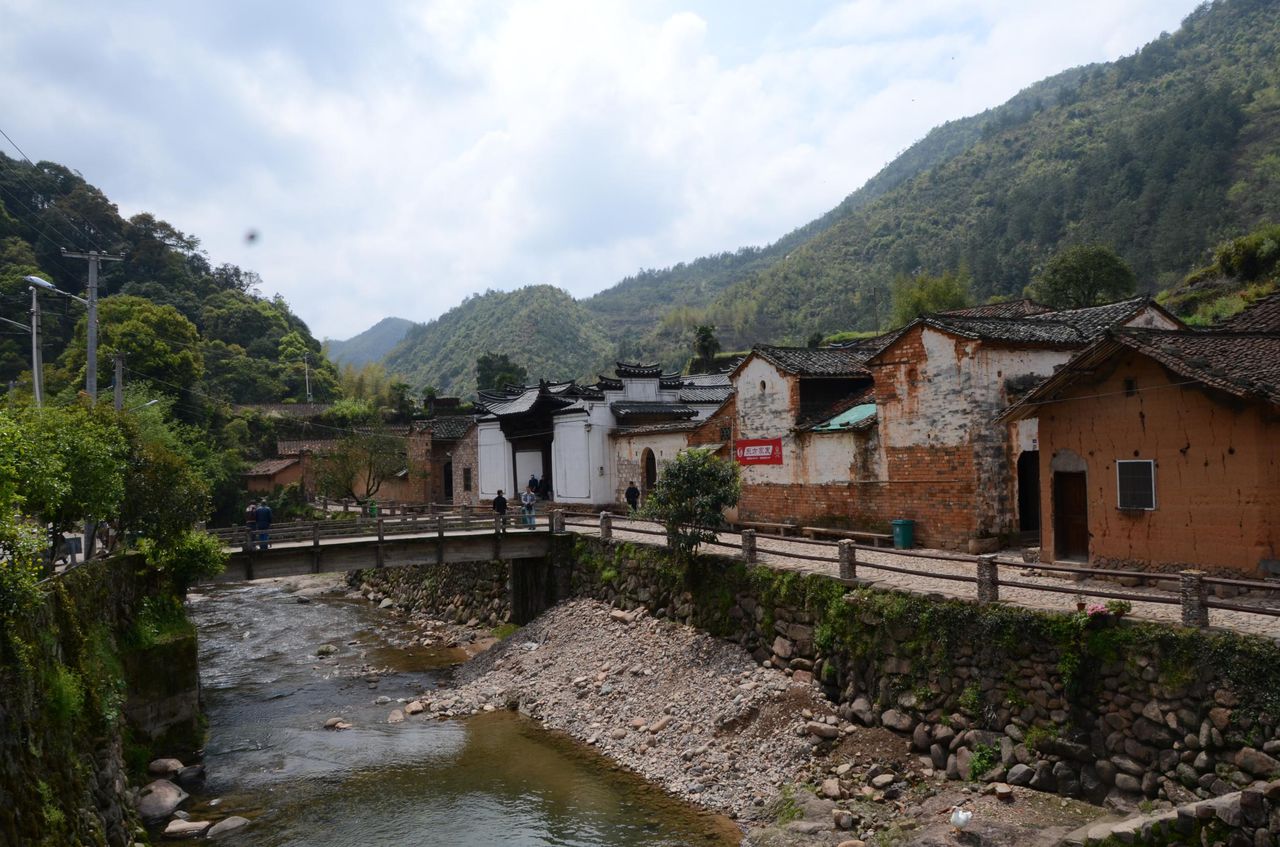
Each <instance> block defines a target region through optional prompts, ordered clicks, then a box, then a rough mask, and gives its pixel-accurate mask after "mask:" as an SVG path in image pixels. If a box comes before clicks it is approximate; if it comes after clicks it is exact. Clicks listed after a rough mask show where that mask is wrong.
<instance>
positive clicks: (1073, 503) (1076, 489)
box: [1053, 471, 1089, 562]
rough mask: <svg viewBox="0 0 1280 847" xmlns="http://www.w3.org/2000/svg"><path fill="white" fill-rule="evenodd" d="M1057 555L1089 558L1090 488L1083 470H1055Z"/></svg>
mask: <svg viewBox="0 0 1280 847" xmlns="http://www.w3.org/2000/svg"><path fill="white" fill-rule="evenodd" d="M1053 546H1054V557H1055V558H1058V559H1071V560H1075V561H1086V562H1087V561H1088V560H1089V490H1088V487H1087V485H1086V475H1085V473H1084V472H1083V471H1054V474H1053Z"/></svg>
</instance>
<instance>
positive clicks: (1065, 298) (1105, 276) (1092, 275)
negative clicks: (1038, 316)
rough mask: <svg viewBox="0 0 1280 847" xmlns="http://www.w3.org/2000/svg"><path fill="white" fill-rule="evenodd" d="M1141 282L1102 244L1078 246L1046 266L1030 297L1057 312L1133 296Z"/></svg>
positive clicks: (1030, 291) (1131, 270)
mask: <svg viewBox="0 0 1280 847" xmlns="http://www.w3.org/2000/svg"><path fill="white" fill-rule="evenodd" d="M1137 284H1138V280H1137V277H1135V276H1134V274H1133V269H1132V268H1130V267H1129V266H1128V265H1126V264H1125V263H1124V260H1123V259H1121V258H1120V257H1119V256H1117V255H1116V253H1115V251H1114V250H1112V249H1110V248H1108V247H1103V246H1101V245H1098V244H1077V245H1074V246H1072V247H1068V248H1066V249H1065V250H1063V251H1061V252H1060V253H1058V254H1057V255H1055V256H1054V257H1053V258H1052V259H1050V260H1049V263H1048V264H1047V265H1045V268H1044V271H1043V272H1041V274H1040V277H1039V279H1037V280H1036V281H1035V282H1034V283H1032V284H1031V286H1029V287H1028V289H1027V294H1028V295H1029V296H1030V297H1031V298H1032V299H1034V300H1038V301H1039V302H1041V303H1044V304H1045V305H1048V306H1053V307H1054V308H1055V309H1081V308H1084V307H1085V306H1096V305H1099V304H1100V303H1110V302H1112V301H1115V300H1120V299H1123V298H1125V297H1128V296H1130V295H1132V294H1133V292H1134V290H1135V289H1136V288H1137Z"/></svg>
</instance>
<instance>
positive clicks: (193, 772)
mask: <svg viewBox="0 0 1280 847" xmlns="http://www.w3.org/2000/svg"><path fill="white" fill-rule="evenodd" d="M177 780H178V784H179V785H181V786H182V787H183V788H195V787H197V786H199V785H200V783H202V782H204V765H188V766H187V767H185V768H183V769H182V770H180V771H178V774H177Z"/></svg>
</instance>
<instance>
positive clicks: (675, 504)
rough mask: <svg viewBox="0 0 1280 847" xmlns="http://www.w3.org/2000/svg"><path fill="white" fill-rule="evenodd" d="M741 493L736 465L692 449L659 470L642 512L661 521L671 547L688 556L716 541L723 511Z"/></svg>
mask: <svg viewBox="0 0 1280 847" xmlns="http://www.w3.org/2000/svg"><path fill="white" fill-rule="evenodd" d="M741 495H742V483H741V480H740V479H739V475H738V466H737V465H736V464H734V463H733V462H729V461H726V460H724V459H718V458H716V457H715V456H713V455H711V453H710V451H708V450H698V449H691V450H686V451H685V452H683V453H681V454H680V455H678V456H676V458H675V459H673V460H672V461H671V462H670V463H668V464H667V466H666V467H665V468H663V469H662V474H661V475H660V476H659V477H658V482H657V484H656V485H654V487H653V490H652V491H650V492H649V497H648V499H647V500H646V501H645V504H644V508H643V509H642V510H641V514H642V515H644V516H645V517H650V518H653V519H655V520H658V521H661V522H662V523H663V524H664V525H665V526H666V528H667V538H668V539H669V541H670V543H671V547H672V549H674V550H675V551H676V553H677V555H678V556H680V557H681V558H683V559H689V558H691V557H692V556H693V554H694V552H695V551H696V550H697V549H698V547H699V545H701V544H704V543H706V542H708V541H715V539H716V532H717V530H719V529H720V528H721V527H724V526H725V525H726V521H725V519H724V510H725V509H728V508H730V507H732V506H736V505H737V503H738V498H739V497H740V496H741Z"/></svg>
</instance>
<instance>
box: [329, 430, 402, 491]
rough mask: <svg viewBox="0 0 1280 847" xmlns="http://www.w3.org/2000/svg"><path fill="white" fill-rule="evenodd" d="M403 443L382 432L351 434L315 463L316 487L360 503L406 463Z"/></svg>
mask: <svg viewBox="0 0 1280 847" xmlns="http://www.w3.org/2000/svg"><path fill="white" fill-rule="evenodd" d="M405 462H406V455H405V446H404V443H403V442H402V441H401V440H400V439H398V438H396V437H394V436H391V435H387V434H386V433H383V432H376V431H374V432H361V433H352V434H351V435H348V436H346V437H344V438H342V439H341V440H340V441H339V442H338V443H337V444H336V445H335V446H334V448H333V449H332V450H331V451H330V452H328V453H326V454H325V455H324V456H321V457H320V459H319V460H318V461H317V462H316V486H317V488H319V490H320V492H321V493H322V494H325V495H327V496H329V497H340V498H347V497H350V498H352V499H353V500H355V501H356V502H358V503H363V502H365V501H366V500H368V499H370V498H371V497H373V496H374V495H376V494H377V493H378V490H379V489H381V488H382V483H384V482H386V481H387V480H388V479H390V478H391V477H392V476H394V475H395V474H397V473H399V472H400V471H401V470H402V469H403V468H404V466H405Z"/></svg>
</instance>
